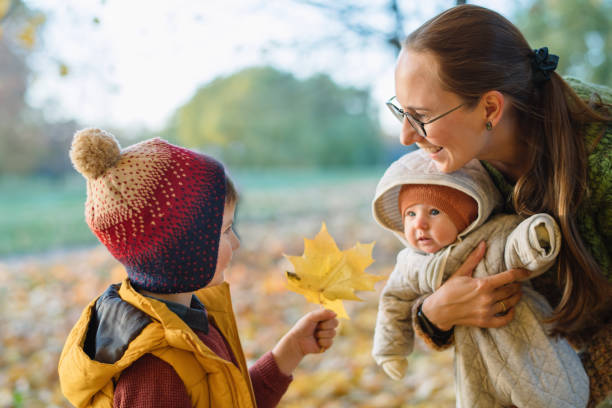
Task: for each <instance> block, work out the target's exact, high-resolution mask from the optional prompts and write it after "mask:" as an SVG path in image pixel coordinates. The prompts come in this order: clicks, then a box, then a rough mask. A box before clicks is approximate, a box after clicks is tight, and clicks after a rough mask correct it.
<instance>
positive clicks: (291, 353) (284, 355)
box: [272, 309, 338, 375]
mask: <svg viewBox="0 0 612 408" xmlns="http://www.w3.org/2000/svg"><path fill="white" fill-rule="evenodd" d="M336 327H338V319H336V313H334V312H332V311H331V310H327V309H321V310H316V311H314V312H310V313H308V314H307V315H306V316H304V317H302V318H301V319H300V320H298V322H297V323H296V324H295V325H294V326H293V327H292V328H291V330H289V331H288V332H287V334H285V335H284V336H283V338H282V339H281V340H280V341H279V342H278V344H277V345H276V346H275V347H274V349H272V354H273V355H274V359H275V360H276V364H277V365H278V368H279V369H280V370H281V372H282V373H283V374H285V375H291V373H292V372H293V370H294V369H295V367H297V365H298V364H299V363H300V361H302V359H303V358H304V356H305V355H306V354H312V353H322V352H324V351H325V350H327V349H328V348H330V347H331V345H332V343H333V341H334V337H335V336H336Z"/></svg>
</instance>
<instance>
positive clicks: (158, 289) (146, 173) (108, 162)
mask: <svg viewBox="0 0 612 408" xmlns="http://www.w3.org/2000/svg"><path fill="white" fill-rule="evenodd" d="M70 158H71V160H72V163H73V164H74V167H75V168H76V169H77V170H78V171H79V172H80V173H81V174H83V176H84V177H85V178H86V179H87V202H86V204H85V218H86V221H87V224H88V225H89V227H90V228H91V230H92V231H93V232H94V234H95V235H96V236H97V237H98V239H99V240H100V241H101V242H102V243H103V244H104V245H105V246H106V247H107V248H108V250H109V251H110V253H111V254H112V255H113V256H114V257H115V258H117V260H118V261H119V262H121V263H122V264H123V265H124V266H125V268H126V271H127V274H128V277H129V279H130V282H131V283H132V285H133V286H134V287H135V288H136V289H144V290H147V291H149V292H153V293H181V292H192V291H195V290H197V289H200V288H203V287H205V286H206V285H208V283H209V282H210V280H211V279H212V277H213V276H214V274H215V270H216V266H217V253H218V246H219V238H220V234H221V224H222V220H223V211H224V207H225V202H226V200H229V201H232V202H235V200H236V199H237V194H236V190H235V189H234V187H233V184H232V183H231V181H229V179H228V178H227V177H226V175H225V169H224V168H223V166H222V165H221V163H219V162H217V161H216V160H215V159H213V158H212V157H209V156H207V155H204V154H200V153H197V152H194V151H192V150H189V149H185V148H182V147H179V146H175V145H172V144H170V143H168V142H166V141H165V140H161V139H149V140H145V141H143V142H141V143H138V144H135V145H132V146H129V147H127V148H125V149H123V150H121V147H120V146H119V143H118V142H117V140H116V139H115V137H114V136H113V135H111V134H110V133H107V132H105V131H103V130H100V129H84V130H81V131H79V132H77V133H76V134H75V135H74V139H73V141H72V147H71V150H70Z"/></svg>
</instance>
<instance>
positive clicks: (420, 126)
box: [386, 96, 465, 137]
mask: <svg viewBox="0 0 612 408" xmlns="http://www.w3.org/2000/svg"><path fill="white" fill-rule="evenodd" d="M394 99H397V97H395V96H394V97H392V98H391V99H389V100H388V101H387V103H386V105H387V107H388V108H389V110H390V111H391V113H392V114H393V116H395V117H396V118H397V119H398V120H399V121H400V122H402V123H404V118H406V120H408V123H410V125H411V126H412V128H413V129H414V130H416V132H417V133H418V134H419V136H421V137H427V132H426V131H425V125H428V124H430V123H433V122H435V121H436V120H438V119H441V118H443V117H444V116H446V115H448V114H449V113H451V112H454V111H456V110H457V109H459V108H460V107H462V106H463V105H465V103H462V104H461V105H459V106H457V107H455V108H453V109H451V110H449V111H448V112H445V113H443V114H441V115H440V116H436V117H435V118H433V119H432V120H430V121H427V122H421V121H420V120H418V119H417V118H415V117H414V116H412V115H411V114H410V113H408V112H406V111H404V110H403V109H402V108H400V107H399V106H397V105H396V104H394V103H393V100H394Z"/></svg>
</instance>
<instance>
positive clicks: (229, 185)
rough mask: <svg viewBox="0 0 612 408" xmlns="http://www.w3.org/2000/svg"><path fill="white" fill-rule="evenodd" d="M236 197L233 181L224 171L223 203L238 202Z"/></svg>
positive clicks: (236, 192) (236, 191)
mask: <svg viewBox="0 0 612 408" xmlns="http://www.w3.org/2000/svg"><path fill="white" fill-rule="evenodd" d="M238 197H239V196H238V190H236V186H234V182H233V181H232V179H231V178H230V177H229V175H228V174H227V173H225V205H231V204H236V203H238Z"/></svg>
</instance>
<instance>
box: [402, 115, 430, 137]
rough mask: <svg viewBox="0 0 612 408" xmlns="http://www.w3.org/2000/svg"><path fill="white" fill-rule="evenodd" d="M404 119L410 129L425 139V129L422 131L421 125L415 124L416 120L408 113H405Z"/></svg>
mask: <svg viewBox="0 0 612 408" xmlns="http://www.w3.org/2000/svg"><path fill="white" fill-rule="evenodd" d="M406 119H408V122H409V123H410V125H411V126H412V128H413V129H414V130H415V131H416V132H417V133H418V134H419V136H421V137H427V135H426V134H425V129H423V125H421V124H420V123H419V122H417V121H416V119H414V118H413V117H412V116H410V114H409V113H406Z"/></svg>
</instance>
